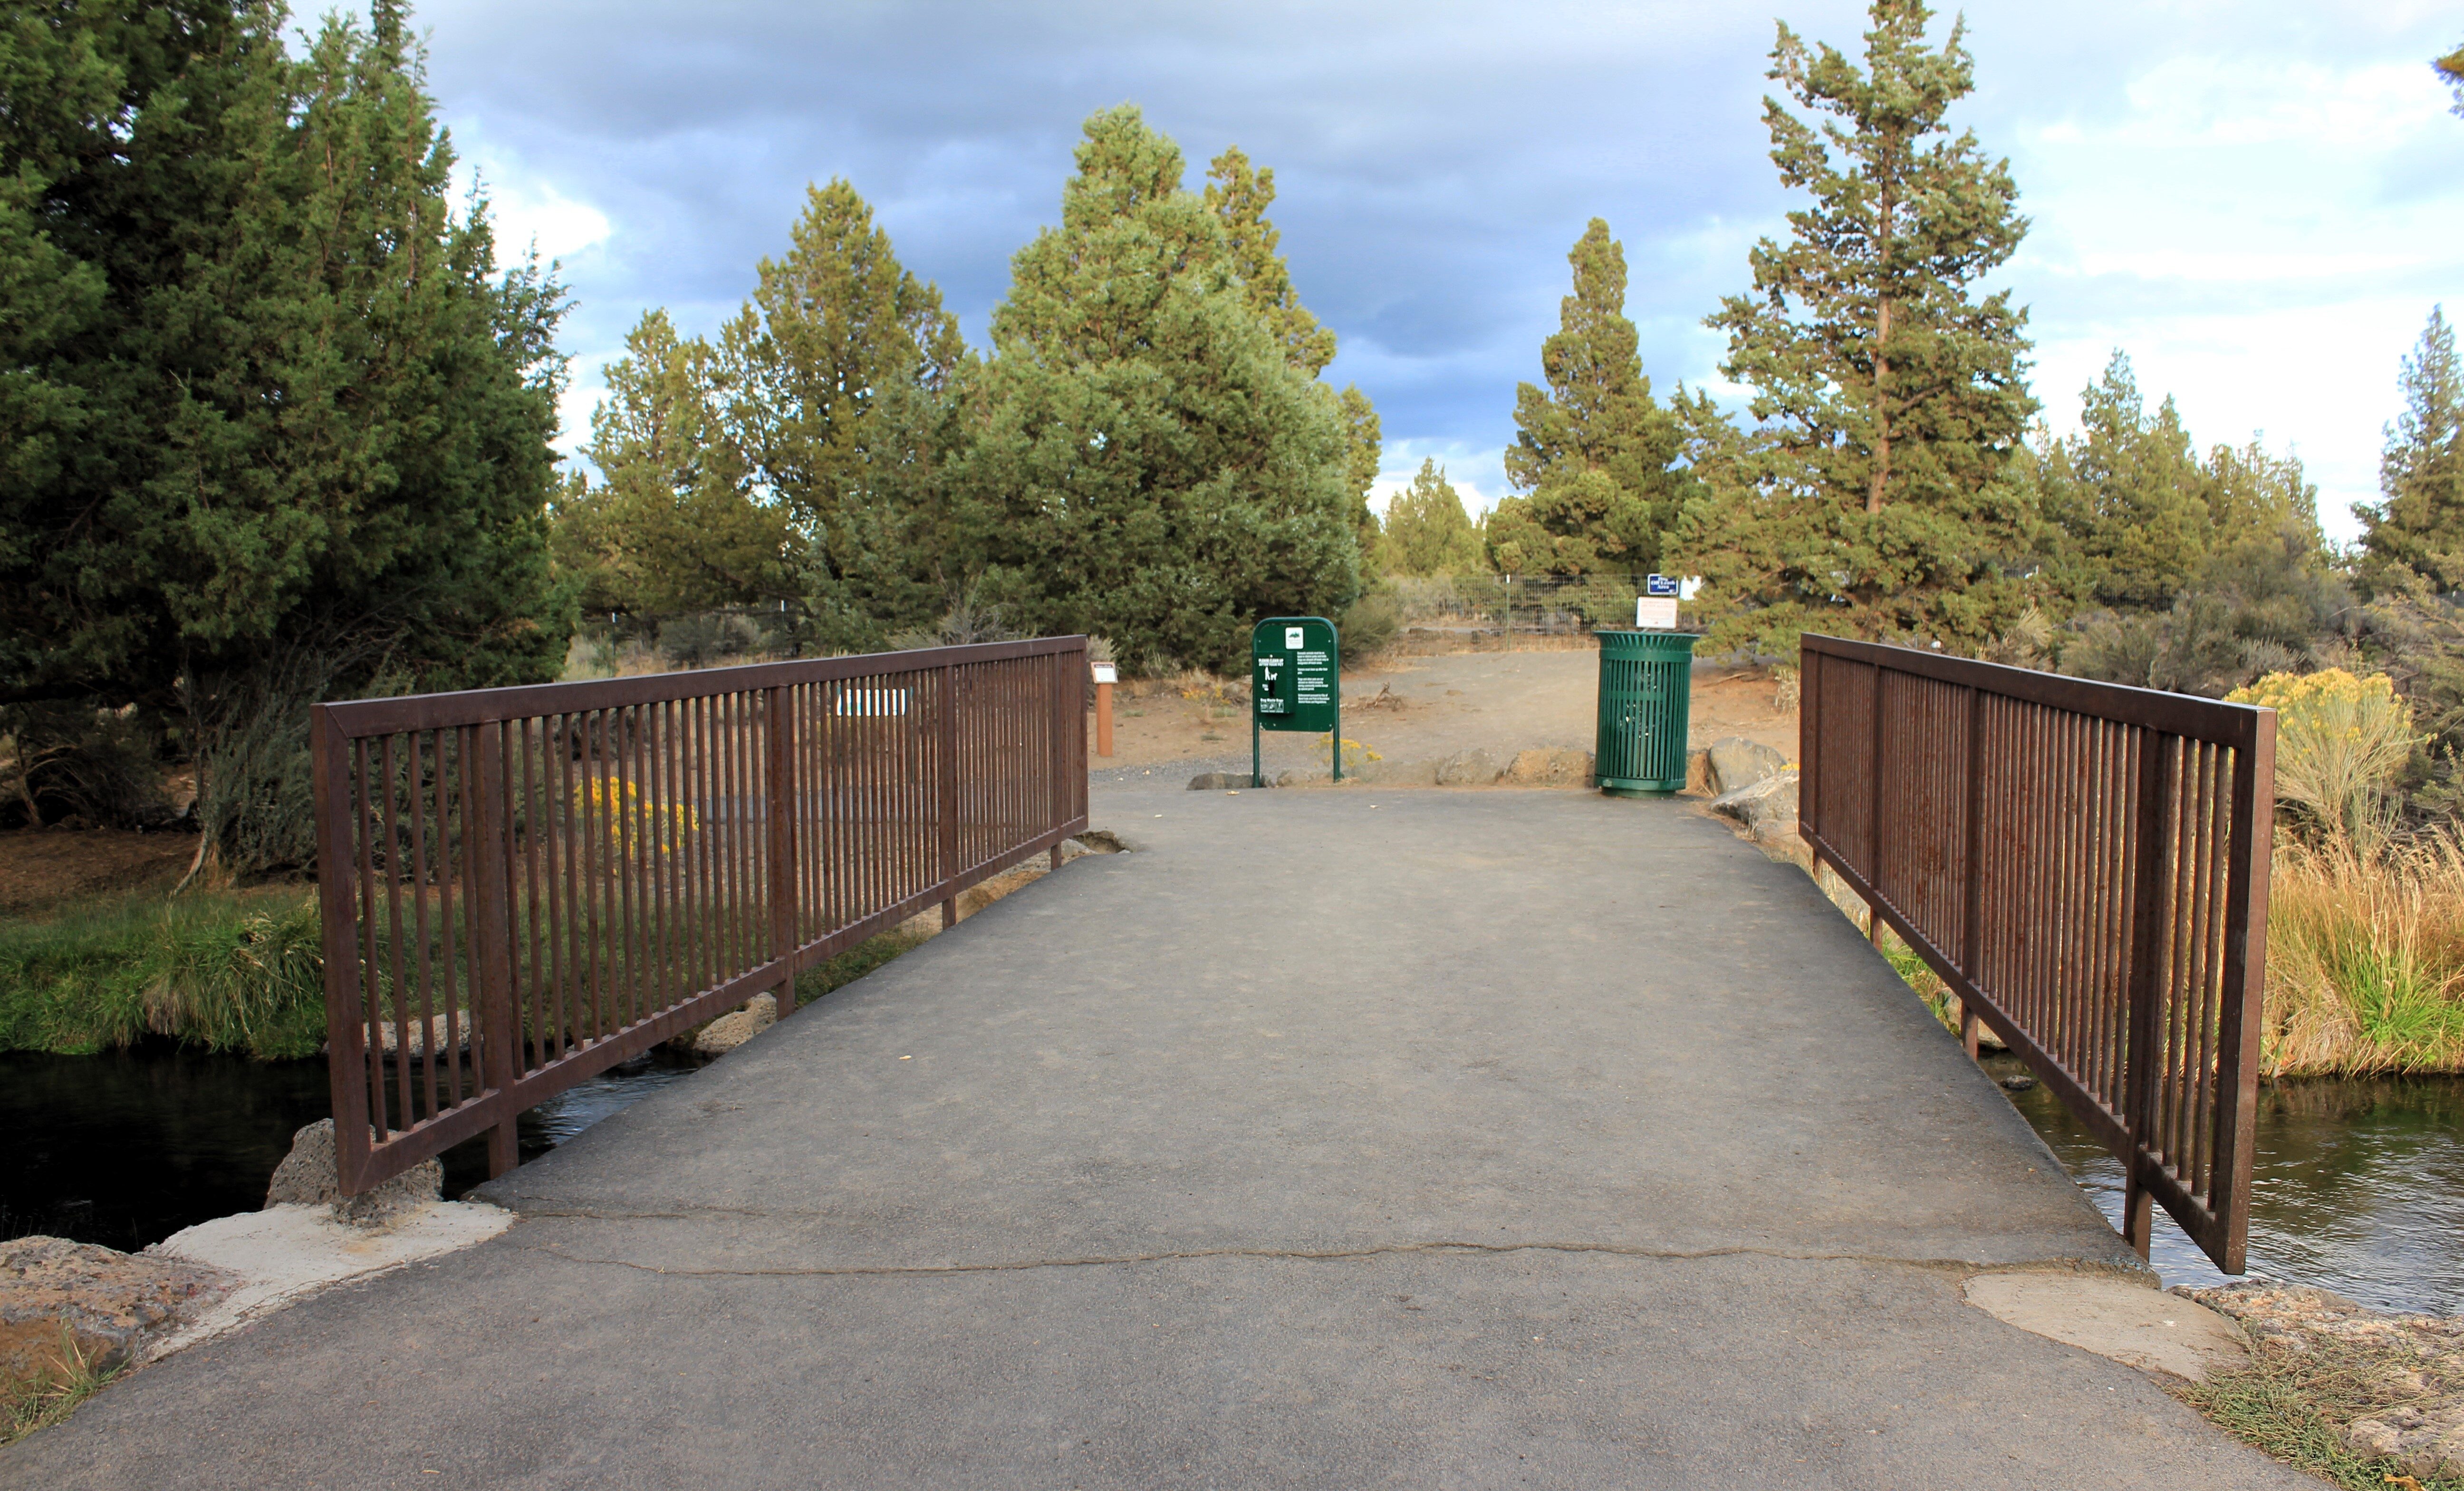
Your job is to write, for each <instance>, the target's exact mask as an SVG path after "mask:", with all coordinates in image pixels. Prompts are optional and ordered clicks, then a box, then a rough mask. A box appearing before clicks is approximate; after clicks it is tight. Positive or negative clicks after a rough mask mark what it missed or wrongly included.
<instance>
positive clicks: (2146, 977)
mask: <svg viewBox="0 0 2464 1491" xmlns="http://www.w3.org/2000/svg"><path fill="white" fill-rule="evenodd" d="M2176 739H2177V737H2175V736H2171V735H2167V734H2165V733H2163V732H2162V731H2158V730H2148V731H2145V732H2144V733H2142V734H2141V736H2140V757H2139V805H2138V806H2139V813H2138V818H2139V821H2138V826H2137V827H2138V837H2137V839H2136V840H2135V842H2134V846H2133V847H2134V849H2135V851H2136V852H2135V853H2134V854H2133V855H2132V860H2133V864H2132V879H2131V887H2130V889H2131V898H2130V900H2131V907H2130V997H2129V1007H2128V1021H2129V1032H2130V1034H2129V1039H2128V1044H2127V1045H2126V1046H2125V1047H2124V1048H2123V1056H2124V1059H2125V1060H2126V1061H2127V1062H2128V1063H2129V1064H2128V1065H2127V1066H2126V1067H2125V1068H2124V1069H2123V1093H2124V1095H2125V1096H2124V1098H2123V1101H2124V1102H2126V1103H2127V1104H2128V1108H2127V1111H2125V1112H2124V1113H2123V1124H2124V1126H2125V1127H2126V1129H2127V1130H2128V1134H2129V1141H2128V1143H2129V1148H2130V1152H2129V1153H2128V1154H2125V1155H2123V1157H2122V1169H2123V1192H2122V1223H2123V1225H2122V1235H2123V1239H2124V1240H2125V1241H2127V1242H2128V1243H2129V1244H2130V1245H2131V1246H2132V1247H2133V1248H2135V1249H2137V1250H2138V1252H2139V1256H2140V1257H2143V1258H2144V1257H2147V1246H2148V1235H2149V1229H2150V1227H2151V1226H2152V1224H2153V1222H2154V1212H2153V1209H2152V1207H2151V1206H2150V1197H2149V1196H2148V1193H2147V1188H2146V1187H2145V1184H2144V1183H2143V1177H2142V1175H2141V1168H2142V1167H2143V1166H2145V1164H2146V1163H2147V1136H2148V1134H2149V1132H2150V1131H2151V1130H2152V1128H2153V1127H2154V1124H2153V1122H2152V1120H2153V1117H2154V1114H2153V1111H2152V1110H2153V1108H2154V1105H2155V1088H2156V1031H2157V1027H2158V1025H2159V1023H2160V1022H2161V1020H2162V1017H2163V1005H2164V995H2165V990H2164V988H2163V985H2164V982H2165V973H2166V968H2165V957H2166V950H2167V949H2166V940H2167V933H2168V931H2169V929H2170V927H2171V925H2172V917H2171V915H2170V912H2171V906H2170V905H2169V904H2168V902H2167V896H2166V894H2165V889H2166V874H2165V871H2166V864H2167V858H2168V853H2167V852H2168V850H2169V849H2170V847H2171V846H2170V845H2169V844H2168V843H2167V836H2168V834H2169V825H2170V824H2171V822H2172V819H2173V816H2174V814H2173V812H2172V807H2173V802H2172V796H2173V785H2174V772H2173V769H2172V757H2173V754H2174V748H2173V747H2174V743H2175V741H2176Z"/></svg>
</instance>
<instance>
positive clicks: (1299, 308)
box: [1205, 145, 1334, 378]
mask: <svg viewBox="0 0 2464 1491" xmlns="http://www.w3.org/2000/svg"><path fill="white" fill-rule="evenodd" d="M1206 180H1207V187H1206V193H1205V200H1206V209H1207V211H1211V212H1213V213H1214V214H1215V215H1216V217H1217V219H1218V220H1219V221H1221V223H1222V224H1223V240H1224V247H1225V249H1226V250H1227V251H1228V252H1229V253H1230V254H1231V256H1232V272H1233V273H1234V274H1235V275H1238V276H1239V277H1240V278H1241V284H1242V287H1243V290H1244V291H1245V292H1246V293H1247V296H1248V300H1249V304H1250V306H1251V307H1252V308H1253V309H1255V310H1256V311H1257V312H1258V314H1259V315H1260V316H1263V317H1265V321H1266V324H1267V325H1269V326H1271V327H1272V328H1274V333H1275V340H1276V341H1278V342H1280V343H1281V344H1283V347H1284V355H1285V356H1286V357H1287V358H1289V359H1290V360H1291V364H1292V366H1293V367H1297V368H1299V369H1300V370H1301V371H1303V372H1305V373H1308V374H1309V376H1310V377H1312V378H1314V377H1316V376H1317V375H1318V374H1319V373H1322V372H1324V371H1326V365H1327V364H1329V363H1331V362H1333V361H1334V333H1333V332H1332V331H1330V330H1328V329H1327V328H1326V327H1324V326H1322V325H1319V324H1318V320H1317V318H1316V317H1314V316H1312V315H1310V314H1309V308H1308V307H1307V306H1304V305H1303V304H1301V298H1300V295H1299V293H1298V292H1297V291H1295V290H1294V289H1293V288H1292V273H1291V269H1290V267H1289V266H1287V264H1285V262H1284V256H1283V254H1282V252H1281V250H1282V245H1283V236H1284V235H1283V234H1282V233H1280V232H1279V231H1277V229H1276V228H1275V225H1274V224H1273V223H1271V222H1268V221H1267V220H1266V209H1267V208H1269V207H1272V206H1273V205H1274V202H1275V173H1274V170H1273V168H1272V167H1269V168H1267V169H1265V170H1257V169H1253V168H1252V167H1250V165H1249V158H1248V157H1247V156H1246V155H1243V153H1242V152H1241V148H1240V146H1238V145H1234V146H1231V147H1229V148H1227V149H1226V150H1224V152H1223V153H1222V154H1221V155H1219V156H1217V157H1216V158H1215V159H1214V160H1213V161H1212V162H1210V163H1208V165H1207V167H1206Z"/></svg>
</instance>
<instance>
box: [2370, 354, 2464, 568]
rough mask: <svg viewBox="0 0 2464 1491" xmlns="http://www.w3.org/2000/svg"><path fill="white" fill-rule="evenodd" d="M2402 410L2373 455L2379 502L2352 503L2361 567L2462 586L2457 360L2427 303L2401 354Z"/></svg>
mask: <svg viewBox="0 0 2464 1491" xmlns="http://www.w3.org/2000/svg"><path fill="white" fill-rule="evenodd" d="M2403 382H2404V412H2403V413H2401V414H2398V415H2397V416H2396V420H2395V423H2394V424H2393V425H2391V426H2389V427H2388V429H2387V449H2386V452H2385V454H2384V455H2382V456H2380V457H2379V490H2380V492H2381V493H2382V494H2384V496H2385V501H2380V502H2377V503H2375V504H2369V505H2360V504H2357V505H2356V506H2355V507H2354V511H2355V512H2356V513H2358V514H2359V515H2360V517H2361V520H2362V551H2363V554H2364V563H2363V569H2364V572H2365V574H2367V575H2369V576H2370V577H2371V578H2372V581H2373V583H2374V584H2375V585H2376V586H2378V587H2380V588H2385V589H2401V588H2402V586H2403V583H2404V578H2405V575H2406V574H2407V573H2409V574H2412V575H2418V576H2420V577H2421V579H2422V581H2424V582H2426V583H2427V584H2428V585H2429V587H2430V589H2431V590H2433V591H2436V592H2440V593H2445V592H2449V591H2454V590H2464V364H2459V363H2458V361H2457V359H2456V356H2455V332H2454V328H2453V327H2452V326H2450V325H2449V324H2448V323H2447V314H2446V311H2445V309H2444V308H2443V307H2432V308H2431V312H2430V323H2429V324H2428V325H2427V326H2425V327H2423V328H2422V332H2421V341H2420V342H2419V343H2418V344H2416V345H2415V346H2414V348H2413V355H2412V356H2410V357H2408V358H2406V359H2405V360H2404V377H2403Z"/></svg>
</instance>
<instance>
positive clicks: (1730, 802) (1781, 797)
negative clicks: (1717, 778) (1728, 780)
mask: <svg viewBox="0 0 2464 1491" xmlns="http://www.w3.org/2000/svg"><path fill="white" fill-rule="evenodd" d="M1711 811H1712V812H1717V813H1724V814H1726V815H1727V816H1728V817H1731V818H1734V819H1736V820H1737V821H1738V822H1739V823H1742V824H1744V825H1745V826H1746V827H1748V828H1749V829H1754V830H1757V831H1759V830H1761V829H1763V828H1764V827H1765V826H1766V825H1773V824H1782V823H1793V822H1795V821H1796V773H1795V772H1793V771H1789V772H1784V773H1782V774H1780V775H1778V776H1769V777H1764V778H1761V779H1760V780H1757V781H1752V782H1749V783H1747V784H1746V785H1745V786H1743V787H1739V788H1736V789H1734V790H1729V791H1726V792H1722V793H1721V794H1720V795H1719V796H1717V797H1714V798H1712V799H1711Z"/></svg>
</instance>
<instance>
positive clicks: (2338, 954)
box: [2262, 828, 2464, 1077]
mask: <svg viewBox="0 0 2464 1491" xmlns="http://www.w3.org/2000/svg"><path fill="white" fill-rule="evenodd" d="M2269 901H2270V904H2269V907H2268V917H2267V1031H2266V1044H2265V1047H2264V1055H2263V1057H2262V1060H2263V1061H2264V1062H2265V1064H2266V1069H2267V1070H2268V1071H2269V1072H2270V1073H2272V1074H2274V1075H2277V1076H2287V1077H2290V1076H2310V1075H2324V1074H2328V1073H2337V1074H2360V1073H2373V1072H2455V1071H2464V837H2459V836H2458V834H2457V833H2456V831H2455V830H2453V828H2449V829H2446V830H2442V831H2440V832H2437V833H2433V834H2431V835H2425V836H2423V837H2421V838H2418V839H2415V840H2413V841H2412V842H2410V843H2409V844H2401V845H2398V844H2388V845H2385V846H2383V847H2381V848H2379V849H2378V850H2377V851H2376V852H2370V851H2365V850H2361V849H2357V848H2355V847H2354V846H2353V844H2352V842H2351V840H2350V839H2347V838H2342V837H2338V838H2334V839H2331V840H2329V841H2328V842H2327V843H2325V844H2323V845H2319V846H2310V845H2303V844H2299V843H2287V844H2283V845H2280V846H2279V847H2278V848H2277V855H2276V866H2275V875H2274V877H2273V882H2272V886H2271V890H2270V893H2269Z"/></svg>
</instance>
